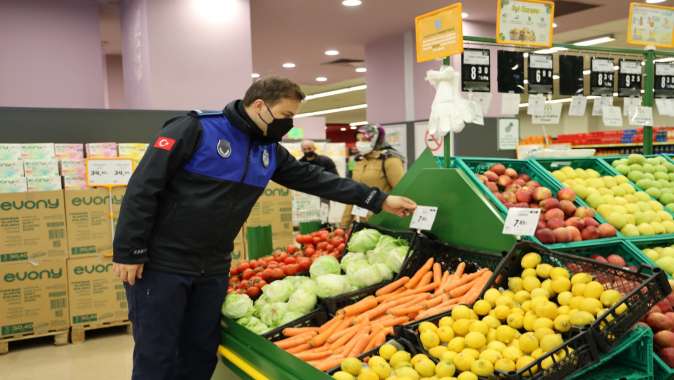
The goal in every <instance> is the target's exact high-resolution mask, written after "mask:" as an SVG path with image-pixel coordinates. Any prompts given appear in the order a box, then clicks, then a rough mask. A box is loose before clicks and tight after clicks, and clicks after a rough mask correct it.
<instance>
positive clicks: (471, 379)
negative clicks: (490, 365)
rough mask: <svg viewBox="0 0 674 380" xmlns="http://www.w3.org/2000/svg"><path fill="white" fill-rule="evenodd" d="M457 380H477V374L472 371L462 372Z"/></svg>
mask: <svg viewBox="0 0 674 380" xmlns="http://www.w3.org/2000/svg"><path fill="white" fill-rule="evenodd" d="M456 380H477V375H476V374H474V373H472V372H468V371H466V372H461V373H460V374H459V376H457V377H456Z"/></svg>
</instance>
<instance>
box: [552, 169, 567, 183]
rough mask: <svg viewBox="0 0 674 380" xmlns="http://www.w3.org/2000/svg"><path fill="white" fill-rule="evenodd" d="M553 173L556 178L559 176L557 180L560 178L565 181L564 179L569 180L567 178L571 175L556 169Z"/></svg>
mask: <svg viewBox="0 0 674 380" xmlns="http://www.w3.org/2000/svg"><path fill="white" fill-rule="evenodd" d="M552 175H553V176H554V177H555V178H557V180H559V181H560V182H564V181H566V180H567V178H569V177H568V176H567V175H566V174H564V172H563V171H561V170H555V171H554V172H552Z"/></svg>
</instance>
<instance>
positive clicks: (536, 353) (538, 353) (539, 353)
mask: <svg viewBox="0 0 674 380" xmlns="http://www.w3.org/2000/svg"><path fill="white" fill-rule="evenodd" d="M543 354H545V352H543V350H541V348H540V347H539V348H537V349H535V350H534V352H532V353H531V357H532V358H534V359H538V358H540V357H541V356H543Z"/></svg>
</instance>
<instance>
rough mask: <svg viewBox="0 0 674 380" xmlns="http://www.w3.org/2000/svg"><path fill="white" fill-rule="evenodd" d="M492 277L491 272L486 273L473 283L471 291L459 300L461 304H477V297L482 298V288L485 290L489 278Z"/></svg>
mask: <svg viewBox="0 0 674 380" xmlns="http://www.w3.org/2000/svg"><path fill="white" fill-rule="evenodd" d="M491 275H492V273H491V271H486V272H484V274H483V275H482V276H480V277H479V278H478V279H477V280H475V281H473V282H472V284H473V286H472V287H471V288H470V290H468V291H467V292H466V293H465V294H464V295H463V296H462V297H461V298H460V299H459V302H461V303H473V302H475V300H477V297H479V296H480V292H482V288H484V286H485V285H486V284H487V282H488V281H489V278H490V277H491Z"/></svg>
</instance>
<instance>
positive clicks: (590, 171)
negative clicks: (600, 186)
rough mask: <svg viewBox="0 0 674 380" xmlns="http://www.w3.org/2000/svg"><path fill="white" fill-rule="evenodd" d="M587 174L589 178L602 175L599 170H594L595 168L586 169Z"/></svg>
mask: <svg viewBox="0 0 674 380" xmlns="http://www.w3.org/2000/svg"><path fill="white" fill-rule="evenodd" d="M585 174H587V178H599V177H601V175H599V172H598V171H596V170H594V169H587V170H585Z"/></svg>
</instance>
